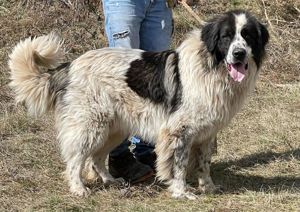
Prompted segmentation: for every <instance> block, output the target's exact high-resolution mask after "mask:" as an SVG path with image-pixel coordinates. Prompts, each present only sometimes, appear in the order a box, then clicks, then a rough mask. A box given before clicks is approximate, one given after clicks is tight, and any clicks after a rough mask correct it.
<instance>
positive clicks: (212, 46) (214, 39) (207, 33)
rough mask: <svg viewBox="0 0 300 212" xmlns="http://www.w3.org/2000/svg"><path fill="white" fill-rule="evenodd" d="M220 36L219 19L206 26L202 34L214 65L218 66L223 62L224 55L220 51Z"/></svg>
mask: <svg viewBox="0 0 300 212" xmlns="http://www.w3.org/2000/svg"><path fill="white" fill-rule="evenodd" d="M219 36H220V26H219V21H218V20H217V19H212V20H210V21H208V23H207V24H206V25H204V27H203V29H202V33H201V39H202V41H203V42H204V43H205V45H206V48H207V50H208V51H209V52H210V53H211V56H212V58H213V65H214V66H217V65H218V64H219V63H220V61H221V60H222V55H221V54H220V51H219V50H218V40H219Z"/></svg>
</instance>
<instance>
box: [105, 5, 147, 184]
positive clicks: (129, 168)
mask: <svg viewBox="0 0 300 212" xmlns="http://www.w3.org/2000/svg"><path fill="white" fill-rule="evenodd" d="M149 2H150V0H146V1H140V0H122V1H120V0H103V11H104V16H105V31H106V34H107V37H108V41H109V47H120V48H130V49H131V48H133V49H139V48H140V36H139V32H140V25H141V22H142V21H143V19H144V17H145V13H146V9H147V5H148V4H149ZM129 146H130V141H128V139H126V140H124V142H122V144H120V145H119V146H118V147H116V148H115V149H114V150H112V151H111V152H110V154H109V171H110V173H111V174H112V175H113V176H114V177H123V178H124V179H125V180H126V181H130V182H134V181H139V180H140V179H141V178H143V177H145V176H151V175H152V174H151V173H152V169H151V168H150V167H149V166H147V165H144V164H142V163H140V162H138V161H136V159H135V158H134V157H133V154H132V153H131V152H130V150H129ZM149 173H150V175H149Z"/></svg>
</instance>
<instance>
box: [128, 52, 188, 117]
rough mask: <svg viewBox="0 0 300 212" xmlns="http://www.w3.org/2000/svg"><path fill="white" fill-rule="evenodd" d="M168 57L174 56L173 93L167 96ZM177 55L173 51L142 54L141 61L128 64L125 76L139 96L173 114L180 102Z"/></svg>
mask: <svg viewBox="0 0 300 212" xmlns="http://www.w3.org/2000/svg"><path fill="white" fill-rule="evenodd" d="M170 55H174V60H173V61H172V65H173V66H174V67H175V68H174V80H173V83H174V86H175V92H174V93H173V94H168V93H167V91H166V88H165V86H164V79H165V73H166V70H165V69H166V61H167V59H168V57H169V56H170ZM178 61H179V59H178V55H177V53H176V52H175V51H172V50H168V51H163V52H144V53H142V59H139V60H135V61H133V62H132V63H131V64H130V68H129V70H128V72H127V74H126V77H127V79H126V82H127V84H128V86H129V87H130V88H131V89H132V90H133V91H135V92H136V93H137V94H138V95H139V96H141V97H143V98H147V99H150V100H151V101H153V102H154V103H161V104H165V105H166V106H167V107H168V108H170V111H171V112H174V111H175V110H176V109H177V107H178V105H179V104H180V102H181V93H182V91H181V90H182V88H181V82H180V75H179V70H178Z"/></svg>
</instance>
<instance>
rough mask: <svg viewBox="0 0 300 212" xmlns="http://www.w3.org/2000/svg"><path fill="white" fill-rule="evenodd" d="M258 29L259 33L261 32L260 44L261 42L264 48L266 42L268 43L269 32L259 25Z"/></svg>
mask: <svg viewBox="0 0 300 212" xmlns="http://www.w3.org/2000/svg"><path fill="white" fill-rule="evenodd" d="M259 28H260V32H261V42H262V45H263V46H265V45H266V44H267V43H268V41H269V37H270V36H269V32H268V30H267V28H266V26H265V25H263V24H261V23H259Z"/></svg>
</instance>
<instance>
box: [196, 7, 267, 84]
mask: <svg viewBox="0 0 300 212" xmlns="http://www.w3.org/2000/svg"><path fill="white" fill-rule="evenodd" d="M201 39H202V40H203V41H204V43H205V45H206V48H207V50H208V51H209V52H210V53H211V55H212V57H213V64H214V65H215V66H217V65H219V64H220V63H221V62H223V61H224V62H225V64H226V66H227V68H228V71H229V73H230V76H231V77H232V78H233V80H234V81H238V82H241V81H242V79H243V78H244V76H245V73H246V70H247V68H248V60H249V59H250V58H253V60H254V61H255V63H256V66H257V68H259V67H260V64H261V62H262V59H263V56H264V53H265V45H266V44H267V42H268V40H269V33H268V30H267V29H266V27H265V26H264V25H262V24H261V23H260V22H259V21H258V20H257V19H256V18H255V17H253V16H252V15H250V14H249V13H248V12H245V11H242V10H235V11H230V12H227V13H225V14H223V15H220V16H218V17H215V18H213V19H211V20H209V21H208V22H207V24H206V25H205V26H204V27H203V29H202V35H201Z"/></svg>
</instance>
